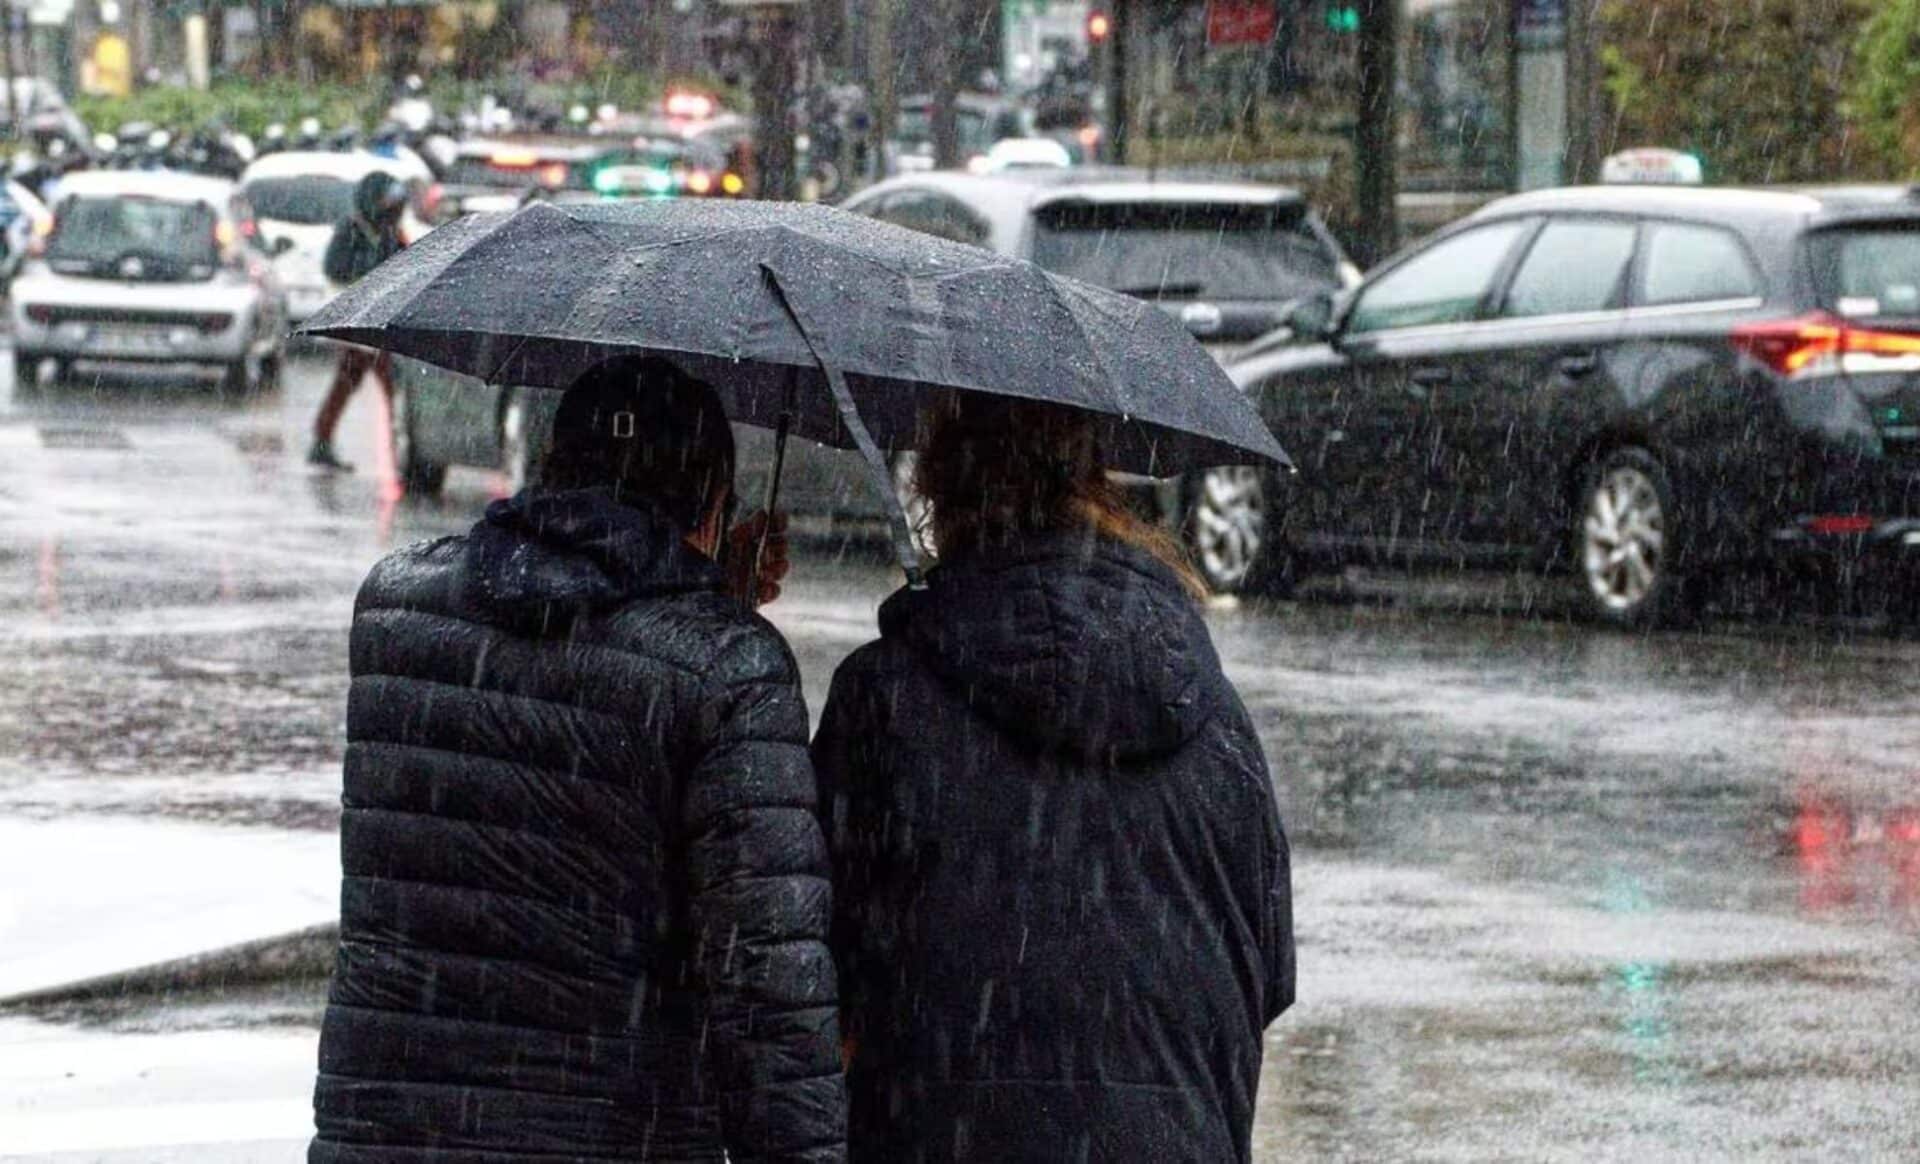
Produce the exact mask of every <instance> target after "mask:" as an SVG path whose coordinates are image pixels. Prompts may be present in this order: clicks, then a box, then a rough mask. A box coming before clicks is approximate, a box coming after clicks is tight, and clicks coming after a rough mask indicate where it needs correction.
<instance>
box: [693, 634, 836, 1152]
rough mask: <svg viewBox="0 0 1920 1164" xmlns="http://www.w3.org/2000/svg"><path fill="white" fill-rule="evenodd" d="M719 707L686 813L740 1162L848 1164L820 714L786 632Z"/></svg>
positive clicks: (745, 646)
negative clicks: (821, 808) (820, 779)
mask: <svg viewBox="0 0 1920 1164" xmlns="http://www.w3.org/2000/svg"><path fill="white" fill-rule="evenodd" d="M708 699H709V701H710V703H709V709H708V716H707V717H705V723H706V726H707V728H708V729H709V730H707V731H705V732H703V740H702V744H701V748H700V754H699V758H698V760H697V762H696V763H695V765H694V768H693V772H692V776H691V778H690V779H689V781H688V783H687V785H686V787H685V791H684V793H683V795H682V797H681V810H680V814H681V826H682V830H683V832H682V835H683V837H684V838H685V844H686V854H687V872H688V883H687V888H688V903H689V916H690V921H691V923H692V927H693V936H694V941H695V947H694V949H695V958H696V960H697V965H698V967H699V971H700V974H701V978H702V980H703V985H704V987H705V990H706V995H707V1016H708V1018H707V1031H708V1048H709V1055H710V1062H711V1064H712V1071H713V1079H714V1082H715V1085H716V1087H717V1089H718V1092H719V1101H720V1122H721V1130H722V1133H723V1135H724V1137H725V1140H726V1148H727V1152H728V1155H729V1158H730V1159H731V1160H733V1161H734V1164H771V1162H775V1161H805V1162H808V1164H816V1162H817V1164H825V1162H828V1161H843V1160H845V1159H846V1087H845V1083H844V1081H843V1079H842V1076H841V1069H840V1045H839V1043H840V1040H839V1026H838V1013H837V1010H838V1006H837V998H836V993H835V985H834V970H833V961H832V958H831V956H830V955H829V953H828V951H827V945H826V933H827V923H828V918H829V917H830V915H831V911H832V900H831V889H830V887H829V884H828V881H827V859H826V847H825V842H824V841H823V840H822V837H821V833H820V824H819V821H818V819H817V818H816V817H815V815H814V812H815V790H814V781H813V766H812V764H811V762H810V761H809V759H808V757H807V751H806V733H807V713H806V705H805V702H804V700H803V698H802V696H801V694H800V684H799V678H798V675H797V672H796V669H795V667H794V664H793V660H792V657H791V656H790V655H789V654H788V653H787V651H786V648H785V645H784V644H783V643H781V642H780V641H779V639H778V637H777V635H776V634H775V633H774V632H773V631H772V630H771V629H770V628H759V629H756V630H755V631H754V632H753V633H752V634H750V635H748V636H746V637H745V638H744V639H743V640H742V641H741V642H738V643H736V644H734V645H733V646H731V647H729V649H728V650H727V652H726V653H725V655H724V656H723V657H722V658H721V659H720V660H719V661H718V663H717V664H716V665H715V667H714V669H713V670H712V671H711V672H710V673H709V694H708Z"/></svg>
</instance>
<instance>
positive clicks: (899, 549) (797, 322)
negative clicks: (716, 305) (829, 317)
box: [760, 262, 927, 590]
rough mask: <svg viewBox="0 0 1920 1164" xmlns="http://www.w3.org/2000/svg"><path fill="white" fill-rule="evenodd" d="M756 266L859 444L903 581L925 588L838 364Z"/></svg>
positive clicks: (774, 275) (776, 275)
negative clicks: (876, 488)
mask: <svg viewBox="0 0 1920 1164" xmlns="http://www.w3.org/2000/svg"><path fill="white" fill-rule="evenodd" d="M760 266H761V269H762V270H764V271H766V273H767V275H768V280H767V282H768V283H769V285H771V286H772V288H773V293H774V296H775V297H776V298H778V299H779V300H780V305H781V306H782V307H784V308H786V310H787V314H788V315H789V316H791V317H792V319H793V324H794V326H795V327H796V328H798V329H799V331H800V338H801V339H802V340H804V341H806V345H807V350H808V351H810V352H812V353H813V358H814V360H815V361H816V362H817V363H818V364H819V365H820V371H821V372H822V373H824V374H825V375H826V378H827V386H828V387H829V388H830V389H831V390H832V392H833V402H834V405H835V407H837V408H838V409H839V412H840V420H841V423H843V424H845V425H846V426H847V431H848V432H850V433H852V434H853V443H854V445H855V446H857V447H858V448H859V450H860V455H861V456H862V457H864V458H865V459H866V462H867V468H868V469H869V470H870V471H871V472H872V473H873V478H874V481H875V483H876V484H878V485H879V486H880V498H881V503H882V504H883V505H884V506H885V507H886V511H887V532H888V533H889V535H891V537H892V540H893V552H894V555H895V556H896V557H898V558H899V559H900V567H901V569H903V570H905V571H906V574H907V585H908V586H910V587H911V588H913V589H915V590H924V589H926V586H927V583H926V579H925V578H923V577H922V576H921V573H920V551H919V550H918V548H916V547H915V546H914V544H913V532H912V530H911V528H910V527H909V526H908V524H907V510H906V507H905V506H904V505H902V504H901V503H900V495H899V494H898V493H896V492H894V489H893V476H892V474H891V473H889V472H888V471H887V461H886V458H885V457H884V456H882V455H881V453H880V446H879V445H877V444H875V443H874V441H873V434H872V433H870V432H868V431H867V424H866V421H864V420H862V419H861V417H860V409H859V408H858V407H857V406H856V405H855V404H854V400H853V390H852V389H851V388H849V387H848V386H847V378H846V375H845V374H844V373H843V372H841V371H840V369H839V367H837V366H836V365H834V364H833V363H830V362H829V361H828V360H827V358H826V355H825V354H824V353H823V352H821V350H820V345H819V344H818V343H816V342H815V341H814V337H813V330H812V329H811V328H809V327H808V326H807V321H806V319H805V317H804V316H802V315H801V313H800V309H799V308H798V307H796V306H795V305H794V302H793V300H792V299H791V298H790V297H789V296H788V295H787V289H786V287H785V286H783V285H782V283H781V280H780V272H779V271H777V270H775V269H774V268H773V267H771V266H768V265H767V264H766V263H764V262H763V263H761V264H760Z"/></svg>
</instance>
